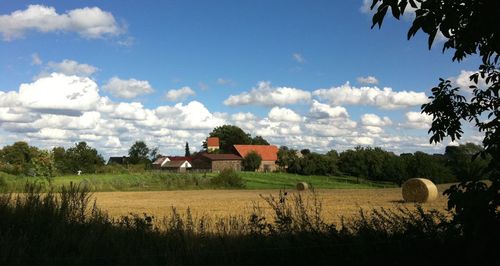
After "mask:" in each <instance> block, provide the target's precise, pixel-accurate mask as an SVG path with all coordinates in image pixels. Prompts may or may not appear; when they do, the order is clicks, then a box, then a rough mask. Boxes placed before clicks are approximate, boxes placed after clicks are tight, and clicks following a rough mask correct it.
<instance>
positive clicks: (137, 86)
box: [103, 77, 154, 99]
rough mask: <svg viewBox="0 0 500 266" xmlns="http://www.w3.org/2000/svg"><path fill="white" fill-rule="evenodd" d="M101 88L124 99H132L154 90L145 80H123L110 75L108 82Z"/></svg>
mask: <svg viewBox="0 0 500 266" xmlns="http://www.w3.org/2000/svg"><path fill="white" fill-rule="evenodd" d="M103 89H104V90H105V91H108V92H109V93H111V95H113V96H115V97H119V98H124V99H132V98H135V97H137V96H139V95H143V94H149V93H152V92H154V89H153V88H152V87H151V85H150V84H149V82H148V81H147V80H137V79H126V80H125V79H120V78H118V77H112V78H111V79H109V81H108V83H107V84H106V85H104V86H103Z"/></svg>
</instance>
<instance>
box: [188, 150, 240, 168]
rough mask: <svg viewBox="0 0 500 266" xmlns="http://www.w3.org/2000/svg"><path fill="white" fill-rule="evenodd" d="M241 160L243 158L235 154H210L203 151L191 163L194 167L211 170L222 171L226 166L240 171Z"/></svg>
mask: <svg viewBox="0 0 500 266" xmlns="http://www.w3.org/2000/svg"><path fill="white" fill-rule="evenodd" d="M242 160H243V158H241V157H240V156H238V155H235V154H210V153H206V152H203V153H200V154H198V155H197V156H196V157H194V158H193V161H192V165H193V168H194V169H200V170H209V171H213V172H218V171H222V170H224V169H227V168H230V169H233V170H236V171H241V161H242Z"/></svg>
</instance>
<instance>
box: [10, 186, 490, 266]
mask: <svg viewBox="0 0 500 266" xmlns="http://www.w3.org/2000/svg"><path fill="white" fill-rule="evenodd" d="M263 198H264V199H265V201H266V202H267V204H269V206H270V207H271V208H272V210H273V216H272V217H266V216H264V215H262V213H263V212H262V209H261V208H259V207H258V206H256V207H255V210H254V212H253V213H252V214H251V215H250V216H248V217H244V216H232V217H225V218H213V217H208V216H201V217H193V216H192V215H191V213H190V212H189V211H187V212H186V213H184V214H182V215H181V214H180V213H179V212H178V211H177V210H176V209H172V212H171V214H170V215H169V216H167V217H163V218H156V217H152V216H148V215H147V214H143V215H137V214H135V215H129V216H126V217H122V218H119V219H112V218H110V217H108V216H107V215H106V213H103V212H102V211H100V210H99V209H98V208H96V207H95V204H94V205H92V204H91V202H90V193H89V191H88V189H87V188H86V187H85V186H83V185H82V186H76V185H74V184H71V185H70V186H69V187H66V188H63V189H61V191H60V193H53V192H49V193H41V192H40V187H39V186H36V185H28V186H27V187H26V193H24V194H20V195H18V196H16V197H15V198H14V197H12V195H2V196H1V197H0V217H1V219H0V265H27V264H37V265H333V264H335V265H360V264H362V265H363V264H364V265H373V264H384V265H394V264H410V265H431V264H452V263H461V264H464V263H465V264H477V265H486V264H490V265H494V264H495V263H497V262H498V258H497V256H496V253H494V251H495V250H496V248H497V247H498V244H499V243H498V238H492V239H486V241H485V240H484V239H481V240H479V239H478V240H476V241H470V240H469V239H465V238H464V237H462V236H461V235H460V234H458V233H456V231H455V230H452V229H450V228H449V226H448V222H447V220H446V218H445V217H444V216H443V215H442V214H441V213H439V212H435V211H431V212H426V211H424V210H423V209H422V208H420V207H418V206H417V209H416V211H412V210H408V209H404V208H401V209H399V210H397V211H388V210H385V209H379V210H373V211H369V212H364V211H361V212H360V215H359V217H357V218H355V219H352V220H349V221H344V223H343V224H342V226H340V227H339V228H337V227H335V226H334V225H332V224H328V223H325V222H324V221H323V219H322V215H321V201H320V200H319V199H318V198H317V197H316V195H315V194H314V193H313V194H311V195H307V194H294V195H287V194H286V192H282V193H280V194H279V195H269V196H263ZM488 241H493V242H488Z"/></svg>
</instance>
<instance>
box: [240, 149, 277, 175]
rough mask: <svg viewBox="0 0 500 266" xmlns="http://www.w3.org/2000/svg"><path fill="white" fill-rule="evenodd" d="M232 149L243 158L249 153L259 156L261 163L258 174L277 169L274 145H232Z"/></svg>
mask: <svg viewBox="0 0 500 266" xmlns="http://www.w3.org/2000/svg"><path fill="white" fill-rule="evenodd" d="M234 149H235V150H236V152H237V154H238V155H239V156H241V157H243V158H244V157H245V156H247V154H248V153H249V152H251V151H255V152H256V153H257V154H258V155H260V157H261V158H262V161H261V162H260V167H259V169H257V171H259V172H271V171H275V170H276V169H277V166H276V160H278V147H277V146H275V145H234Z"/></svg>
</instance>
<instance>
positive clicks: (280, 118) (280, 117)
mask: <svg viewBox="0 0 500 266" xmlns="http://www.w3.org/2000/svg"><path fill="white" fill-rule="evenodd" d="M267 116H268V117H269V119H270V120H271V121H275V122H300V121H302V117H301V116H300V115H298V114H297V113H295V112H294V111H292V110H290V109H288V108H280V107H277V106H275V107H273V108H272V109H271V111H269V114H268V115H267Z"/></svg>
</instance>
